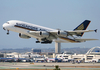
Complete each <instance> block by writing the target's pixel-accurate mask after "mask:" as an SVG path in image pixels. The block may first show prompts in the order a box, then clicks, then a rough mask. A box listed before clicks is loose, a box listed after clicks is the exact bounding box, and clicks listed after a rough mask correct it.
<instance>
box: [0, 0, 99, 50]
mask: <svg viewBox="0 0 100 70" xmlns="http://www.w3.org/2000/svg"><path fill="white" fill-rule="evenodd" d="M86 19H88V20H91V23H90V25H89V27H88V28H87V29H88V30H90V29H98V32H97V33H95V32H90V33H85V34H84V35H83V37H82V38H96V39H100V0H0V49H2V48H13V49H14V48H25V47H29V48H53V47H55V43H54V42H53V43H52V44H37V43H35V41H36V39H35V38H31V39H22V38H19V36H18V33H16V32H11V31H10V34H9V35H6V33H7V31H4V30H3V29H2V24H3V23H5V22H7V21H8V20H21V21H25V22H30V23H33V24H37V25H42V26H45V27H49V28H53V29H58V28H59V29H62V30H73V29H74V28H75V27H76V26H78V25H79V24H80V23H81V22H83V21H84V20H86ZM61 45H62V48H67V47H68V48H70V47H82V48H83V47H91V48H92V47H95V46H100V40H97V41H87V42H84V43H62V44H61Z"/></svg>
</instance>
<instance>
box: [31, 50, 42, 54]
mask: <svg viewBox="0 0 100 70" xmlns="http://www.w3.org/2000/svg"><path fill="white" fill-rule="evenodd" d="M32 52H33V53H41V49H32Z"/></svg>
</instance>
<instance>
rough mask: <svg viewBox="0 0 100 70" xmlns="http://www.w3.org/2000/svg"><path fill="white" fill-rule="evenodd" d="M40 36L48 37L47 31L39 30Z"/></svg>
mask: <svg viewBox="0 0 100 70" xmlns="http://www.w3.org/2000/svg"><path fill="white" fill-rule="evenodd" d="M40 36H42V37H49V33H48V32H46V31H40Z"/></svg>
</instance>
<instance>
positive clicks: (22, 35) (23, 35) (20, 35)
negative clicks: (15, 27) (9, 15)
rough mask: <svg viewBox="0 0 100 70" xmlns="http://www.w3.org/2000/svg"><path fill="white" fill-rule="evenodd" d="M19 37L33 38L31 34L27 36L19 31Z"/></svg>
mask: <svg viewBox="0 0 100 70" xmlns="http://www.w3.org/2000/svg"><path fill="white" fill-rule="evenodd" d="M19 37H20V38H24V39H29V38H31V37H30V36H27V35H25V34H21V33H19Z"/></svg>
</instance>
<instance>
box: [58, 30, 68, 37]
mask: <svg viewBox="0 0 100 70" xmlns="http://www.w3.org/2000/svg"><path fill="white" fill-rule="evenodd" d="M57 35H58V36H63V37H66V36H67V32H65V31H58V33H57Z"/></svg>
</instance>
